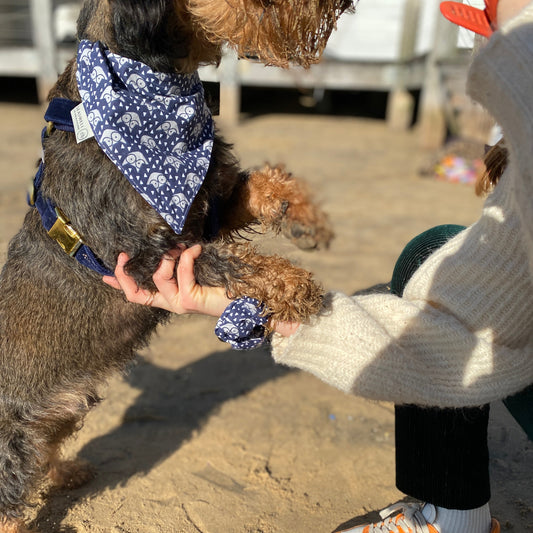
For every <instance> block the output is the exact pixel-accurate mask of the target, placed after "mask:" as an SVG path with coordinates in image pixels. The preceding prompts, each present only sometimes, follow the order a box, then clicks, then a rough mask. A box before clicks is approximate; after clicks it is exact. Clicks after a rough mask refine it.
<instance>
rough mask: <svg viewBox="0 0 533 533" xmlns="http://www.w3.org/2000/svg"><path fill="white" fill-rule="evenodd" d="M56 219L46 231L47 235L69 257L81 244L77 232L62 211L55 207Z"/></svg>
mask: <svg viewBox="0 0 533 533" xmlns="http://www.w3.org/2000/svg"><path fill="white" fill-rule="evenodd" d="M55 210H56V215H57V220H56V221H55V222H54V225H53V226H52V227H51V228H50V230H49V231H48V235H49V236H50V237H51V238H52V239H54V240H55V241H57V243H58V244H59V246H61V248H63V250H65V252H66V253H67V254H68V255H70V256H71V257H73V256H74V254H75V253H76V252H77V251H78V249H79V248H80V246H81V245H82V244H83V241H82V240H81V236H80V235H79V233H78V232H77V231H76V230H75V229H74V228H73V227H72V226H71V225H70V221H69V220H68V218H67V217H66V216H65V215H64V214H63V213H62V211H61V209H59V208H58V207H56V208H55Z"/></svg>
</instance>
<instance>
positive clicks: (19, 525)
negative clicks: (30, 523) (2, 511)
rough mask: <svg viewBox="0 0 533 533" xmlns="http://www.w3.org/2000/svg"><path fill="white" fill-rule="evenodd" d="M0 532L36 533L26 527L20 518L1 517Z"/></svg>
mask: <svg viewBox="0 0 533 533" xmlns="http://www.w3.org/2000/svg"><path fill="white" fill-rule="evenodd" d="M0 533H37V532H36V531H35V530H31V529H28V528H27V527H26V526H25V525H24V523H23V522H22V520H10V519H2V520H1V521H0Z"/></svg>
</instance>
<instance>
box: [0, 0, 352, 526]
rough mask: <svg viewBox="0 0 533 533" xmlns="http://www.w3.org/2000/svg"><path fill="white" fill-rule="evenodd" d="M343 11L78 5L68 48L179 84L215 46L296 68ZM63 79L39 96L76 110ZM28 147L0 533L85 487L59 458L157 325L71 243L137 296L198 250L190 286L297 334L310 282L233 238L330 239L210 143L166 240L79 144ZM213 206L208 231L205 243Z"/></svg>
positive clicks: (316, 218)
mask: <svg viewBox="0 0 533 533" xmlns="http://www.w3.org/2000/svg"><path fill="white" fill-rule="evenodd" d="M350 4H351V2H350V1H349V0H311V1H306V2H303V1H302V0H234V1H231V2H230V1H228V0H86V1H85V3H84V5H83V8H82V11H81V14H80V18H79V22H78V29H79V38H80V39H84V40H88V41H90V42H96V41H100V42H101V43H104V44H105V46H106V47H108V48H109V49H110V50H111V51H112V52H114V53H115V54H117V55H120V56H123V57H126V58H132V59H134V60H136V61H140V62H142V63H144V64H146V65H148V66H149V67H150V68H151V69H153V71H156V72H163V73H165V72H166V73H168V72H178V73H184V74H188V73H192V72H195V71H196V69H197V68H198V66H199V65H201V64H208V63H215V64H216V63H218V61H219V60H220V57H221V46H222V45H223V44H224V43H228V44H229V45H230V46H232V47H234V48H235V49H236V50H237V51H238V53H239V54H240V55H241V56H253V57H255V58H257V59H259V60H260V61H262V62H264V63H268V64H273V65H279V66H287V65H289V64H290V63H298V64H301V65H304V66H307V65H309V64H310V63H312V62H314V61H316V60H317V59H318V58H319V56H320V53H321V51H322V49H323V48H324V46H325V43H326V41H327V38H328V36H329V34H330V32H331V30H332V28H333V27H334V25H335V21H336V19H337V18H338V16H339V15H340V14H341V13H342V12H343V11H344V10H346V9H347V8H349V7H350ZM76 70H77V63H76V61H72V62H71V63H70V64H69V65H68V66H67V68H66V70H65V72H64V73H63V74H62V75H61V76H60V77H59V79H58V82H57V84H56V86H55V87H54V88H53V89H52V91H51V94H50V98H60V99H66V100H69V101H74V102H80V100H81V98H80V93H79V91H78V86H77V82H76ZM43 145H44V152H45V159H46V167H44V166H43V167H42V173H41V176H40V178H39V191H38V194H39V195H40V198H41V200H44V201H49V202H53V205H54V206H57V208H58V209H60V211H59V210H58V211H57V212H56V214H57V219H56V220H54V221H53V223H54V224H53V228H52V229H50V231H47V230H46V229H45V227H43V220H41V216H40V214H39V212H38V210H37V209H33V208H32V209H30V211H29V212H28V214H27V215H26V218H25V221H24V224H23V227H22V229H21V230H20V232H19V233H18V234H17V235H16V236H15V237H14V238H13V240H12V241H11V243H10V246H9V251H8V258H7V262H6V264H5V266H4V268H3V271H2V274H1V278H0V295H1V301H0V331H1V337H0V358H1V371H2V379H1V380H0V515H1V519H0V531H1V532H9V533H22V532H25V531H28V530H27V528H26V527H25V525H24V523H23V521H22V518H21V517H22V514H23V511H24V509H25V506H26V505H27V504H28V503H29V498H30V496H31V494H32V490H34V489H35V487H36V485H37V483H38V482H39V481H40V480H41V479H42V478H43V476H44V475H45V474H47V473H48V475H49V477H50V478H51V480H52V482H53V483H54V484H55V485H58V486H76V485H79V484H81V483H83V482H84V481H86V480H87V479H88V477H89V471H88V470H87V469H85V468H84V467H82V466H81V465H79V464H78V463H76V462H65V461H60V459H59V448H60V445H61V443H62V441H63V440H64V439H65V438H66V437H68V436H69V435H71V434H72V433H73V432H74V431H75V430H76V429H77V428H78V427H79V426H80V423H81V421H82V420H83V417H84V416H85V414H86V413H87V411H88V410H89V409H90V408H91V407H92V406H93V405H95V404H96V403H97V402H98V401H99V397H98V387H99V386H100V385H101V384H102V383H103V382H105V380H106V378H108V377H109V375H110V373H111V372H112V371H115V370H120V369H122V368H123V367H124V365H125V364H126V363H127V362H128V361H130V360H131V359H132V358H133V357H134V355H135V351H136V350H138V349H139V348H141V347H142V346H144V345H145V344H146V343H147V341H148V339H149V337H150V334H151V333H152V332H153V331H154V329H155V327H156V326H157V324H159V323H160V322H161V321H163V320H164V319H165V318H166V317H167V313H166V312H164V311H162V310H158V309H153V308H150V307H146V306H141V305H136V304H131V303H129V302H127V301H125V299H124V297H123V295H122V294H121V293H120V292H119V291H116V290H114V289H112V288H110V287H108V286H107V285H105V284H104V283H103V282H102V280H101V274H100V273H98V272H94V271H93V270H90V269H89V268H87V267H86V266H84V265H83V264H80V263H79V262H77V261H76V260H74V259H73V258H72V257H69V255H68V254H66V253H65V252H64V251H63V250H62V249H61V247H66V248H68V247H69V246H70V245H71V244H72V242H71V241H74V245H75V247H76V246H79V245H80V244H81V242H82V243H83V246H84V247H87V248H89V247H90V252H91V253H93V254H94V255H95V257H97V258H98V263H99V264H100V265H102V266H103V267H106V268H107V269H108V270H113V268H114V266H115V263H116V259H117V256H118V254H119V253H120V252H122V251H124V252H126V253H127V254H128V255H129V257H130V258H131V260H130V262H129V264H128V266H127V270H128V272H129V273H130V274H131V275H132V276H133V277H134V278H135V279H136V280H137V282H138V283H139V284H140V285H141V286H143V287H152V281H151V276H152V274H153V272H154V271H155V269H156V268H157V266H158V263H159V261H160V259H161V257H162V255H163V254H164V253H166V252H167V251H169V250H171V249H173V248H175V247H176V246H178V245H179V244H184V245H186V246H190V245H192V244H195V243H201V244H202V246H203V252H202V254H201V256H200V257H199V259H198V260H197V261H196V272H195V273H196V276H197V279H198V281H199V282H200V283H202V284H206V285H212V286H225V287H226V288H227V291H228V294H229V295H231V296H232V297H238V296H240V295H247V296H252V297H255V298H257V299H258V300H260V301H262V302H265V303H266V305H267V307H268V309H269V310H270V312H271V313H272V317H274V318H275V319H278V320H298V321H304V320H305V319H306V318H308V317H309V315H310V314H312V313H314V312H316V310H317V309H318V307H319V305H320V302H321V296H322V291H321V289H320V287H319V286H318V285H317V284H316V283H315V282H313V280H312V279H311V276H310V274H309V273H307V272H306V271H304V270H302V269H299V268H296V267H294V266H293V265H291V264H290V263H289V262H288V261H286V260H285V259H283V258H280V257H276V256H264V255H259V254H257V253H256V251H255V250H254V248H253V247H251V246H250V245H249V244H248V243H238V242H236V240H237V239H238V238H239V236H240V234H239V232H242V231H246V230H247V229H250V228H252V226H253V225H255V224H259V225H261V226H263V227H265V228H273V229H274V230H276V231H280V232H283V233H284V234H285V235H287V236H288V237H289V238H291V239H292V240H293V241H294V242H295V243H296V244H299V245H300V246H302V247H304V248H312V247H316V246H320V245H326V244H327V243H328V241H329V239H330V238H331V232H330V229H329V226H328V222H327V220H326V217H325V216H324V214H323V213H322V212H321V211H320V210H319V209H317V208H316V207H315V206H314V205H313V204H312V203H311V202H310V198H309V195H308V194H307V192H306V189H305V187H304V186H303V184H302V183H301V182H299V181H298V180H295V179H293V178H292V177H291V176H290V175H289V174H287V173H286V172H284V171H283V170H282V169H281V168H271V167H268V166H267V167H265V168H263V169H262V170H258V171H249V172H247V171H243V170H241V169H240V168H239V166H238V162H237V160H236V159H235V157H234V155H233V154H232V153H231V147H230V146H229V145H228V144H227V143H225V142H224V141H223V140H222V139H221V138H220V137H219V136H218V134H215V138H214V143H213V147H212V154H211V161H210V163H209V169H208V171H207V175H206V176H205V180H204V181H203V184H202V186H201V187H200V188H199V190H198V192H197V194H196V196H195V199H194V202H193V204H192V207H191V208H190V211H189V212H188V215H187V217H186V221H185V225H184V227H183V230H182V231H181V233H180V234H177V233H176V232H175V231H173V230H172V229H171V227H170V226H169V225H168V224H167V223H166V222H165V220H163V218H161V216H159V215H158V214H157V213H156V212H155V211H154V210H153V209H152V207H150V206H149V205H148V203H147V202H146V201H145V200H144V198H143V197H142V196H141V194H138V193H137V192H136V191H135V190H134V188H133V187H132V186H131V185H130V183H129V182H128V181H127V180H126V179H125V177H124V175H123V174H122V173H121V172H120V171H119V170H118V168H117V167H116V166H115V165H114V164H113V163H112V162H111V161H110V159H109V158H108V157H107V156H106V155H105V154H104V152H103V151H102V150H101V149H100V148H99V146H98V144H97V143H96V141H95V140H94V139H89V140H86V141H84V142H82V143H79V144H78V143H77V142H76V140H75V138H74V135H73V133H70V132H68V131H64V130H63V128H61V127H59V125H58V124H57V123H55V122H54V120H53V119H52V120H51V122H50V123H49V125H48V128H47V130H46V133H45V134H44V140H43ZM215 203H216V205H217V208H216V210H217V220H218V223H217V228H216V231H215V233H214V234H213V233H212V232H211V234H210V236H209V237H206V226H207V225H208V223H209V219H210V213H211V211H212V210H213V204H215ZM66 217H68V220H67V219H66ZM54 218H55V217H54ZM54 228H55V230H54ZM73 228H75V230H76V231H74V229H73ZM80 235H81V239H82V241H81V242H80V241H79V236H80ZM51 237H53V238H56V239H57V241H58V242H59V243H60V244H61V247H60V246H58V242H55V241H54V239H53V238H51ZM72 253H73V254H74V251H73V252H72Z"/></svg>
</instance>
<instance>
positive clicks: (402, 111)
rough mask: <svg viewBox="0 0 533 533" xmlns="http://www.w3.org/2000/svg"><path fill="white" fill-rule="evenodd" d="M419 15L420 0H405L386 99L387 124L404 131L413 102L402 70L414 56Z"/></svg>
mask: <svg viewBox="0 0 533 533" xmlns="http://www.w3.org/2000/svg"><path fill="white" fill-rule="evenodd" d="M419 16H420V0H405V5H404V12H403V20H402V33H401V40H400V45H399V46H400V50H399V58H398V62H399V64H398V65H397V66H396V80H395V82H394V86H393V87H392V89H391V91H390V93H389V98H388V101H387V116H386V118H387V124H388V125H389V127H391V128H392V129H395V130H402V131H405V130H406V129H408V128H409V126H410V125H411V122H412V120H413V112H414V108H415V102H414V98H413V96H412V95H411V93H410V92H409V91H408V90H407V88H406V83H405V74H404V70H405V65H406V64H407V63H408V62H409V61H412V60H413V58H414V54H415V47H416V38H417V32H418V21H419Z"/></svg>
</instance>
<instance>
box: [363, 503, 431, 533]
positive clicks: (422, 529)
mask: <svg viewBox="0 0 533 533" xmlns="http://www.w3.org/2000/svg"><path fill="white" fill-rule="evenodd" d="M424 505H425V504H423V503H422V504H418V503H410V504H405V503H401V502H399V503H395V504H394V505H391V506H390V507H387V508H386V509H383V511H381V512H380V513H379V515H380V516H381V518H382V519H383V522H381V523H379V524H373V525H369V526H368V530H365V533H366V532H367V531H368V533H435V532H438V530H437V528H436V527H435V526H431V529H430V526H429V524H428V523H427V520H426V518H425V516H424V515H423V514H422V508H423V507H424ZM397 513H398V514H397ZM392 515H394V516H392Z"/></svg>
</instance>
